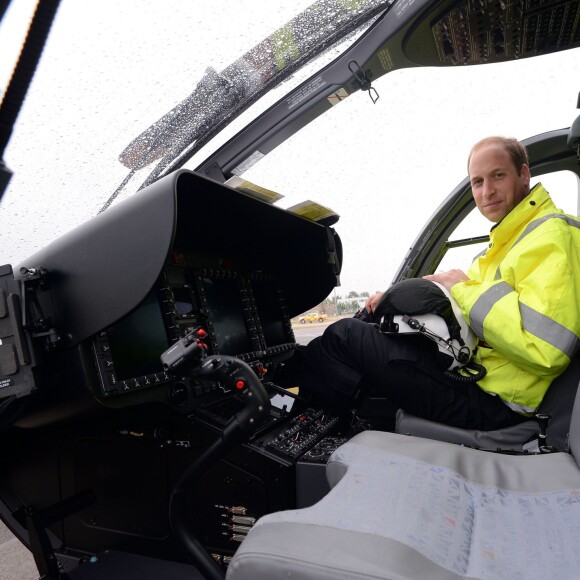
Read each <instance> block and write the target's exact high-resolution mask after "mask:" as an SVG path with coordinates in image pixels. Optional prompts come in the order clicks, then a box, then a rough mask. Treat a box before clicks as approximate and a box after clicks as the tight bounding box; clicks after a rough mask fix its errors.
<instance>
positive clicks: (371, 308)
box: [365, 292, 384, 314]
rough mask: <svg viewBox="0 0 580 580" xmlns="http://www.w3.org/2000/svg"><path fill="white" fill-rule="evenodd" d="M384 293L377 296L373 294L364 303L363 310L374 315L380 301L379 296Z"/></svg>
mask: <svg viewBox="0 0 580 580" xmlns="http://www.w3.org/2000/svg"><path fill="white" fill-rule="evenodd" d="M383 294H384V292H378V293H377V294H373V295H372V296H370V297H369V298H367V301H366V302H365V309H366V311H367V312H368V313H369V314H374V313H375V310H376V309H377V305H378V303H379V302H380V300H381V296H382V295H383Z"/></svg>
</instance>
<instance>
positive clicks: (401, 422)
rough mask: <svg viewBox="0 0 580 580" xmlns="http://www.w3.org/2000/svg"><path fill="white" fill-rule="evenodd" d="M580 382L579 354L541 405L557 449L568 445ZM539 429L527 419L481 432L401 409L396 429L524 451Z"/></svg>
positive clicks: (403, 432) (534, 422)
mask: <svg viewBox="0 0 580 580" xmlns="http://www.w3.org/2000/svg"><path fill="white" fill-rule="evenodd" d="M579 384H580V353H577V354H576V355H575V356H574V358H573V359H572V360H571V361H570V365H569V366H568V368H567V369H566V370H565V371H564V372H563V373H562V374H561V375H560V376H559V377H557V378H556V379H555V380H554V382H553V383H552V385H551V386H550V388H549V389H548V392H547V393H546V396H545V397H544V400H543V401H542V403H541V405H540V407H539V408H538V412H539V413H546V414H548V415H550V416H551V417H552V418H551V420H550V423H549V425H548V431H547V442H548V445H551V446H552V447H555V448H556V449H557V450H558V451H566V450H567V448H568V432H569V430H570V421H571V416H572V407H573V405H574V400H575V398H576V393H577V391H578V385H579ZM538 431H539V427H538V424H537V423H536V421H535V420H531V421H525V422H524V423H520V424H519V425H515V426H513V427H506V428H504V429H498V430H496V431H479V430H475V429H458V428H456V427H450V426H448V425H443V424H440V423H436V422H434V421H428V420H426V419H421V418H419V417H415V416H413V415H409V414H408V413H405V412H404V411H402V410H399V411H398V413H397V421H396V426H395V432H396V433H401V434H407V435H413V436H415V437H424V438H427V439H436V440H438V441H446V442H448V443H456V444H460V445H469V446H470V447H479V448H481V449H509V450H514V451H522V450H523V448H524V444H525V443H526V442H528V441H529V440H530V439H534V438H535V437H536V435H537V433H538Z"/></svg>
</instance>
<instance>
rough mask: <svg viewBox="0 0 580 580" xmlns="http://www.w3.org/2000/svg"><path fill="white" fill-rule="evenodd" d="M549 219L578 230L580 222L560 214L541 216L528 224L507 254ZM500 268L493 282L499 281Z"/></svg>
mask: <svg viewBox="0 0 580 580" xmlns="http://www.w3.org/2000/svg"><path fill="white" fill-rule="evenodd" d="M549 219H558V220H564V221H565V222H566V223H567V224H568V225H569V226H570V227H573V228H578V229H580V220H577V219H575V218H573V217H572V216H569V215H564V214H561V213H550V214H547V215H545V216H542V217H541V218H538V219H537V220H534V221H533V222H530V223H529V224H528V225H527V226H526V229H525V230H524V231H523V232H522V234H521V235H520V237H519V238H518V239H517V240H516V241H515V242H514V244H513V246H512V247H511V248H510V249H509V252H511V251H512V249H513V248H514V246H516V245H517V244H519V243H520V242H521V241H522V240H523V239H524V238H525V237H526V236H527V235H528V234H531V233H532V232H533V231H534V230H535V229H536V228H539V227H540V226H541V225H542V224H543V223H544V222H546V221H548V220H549ZM500 267H501V264H500V265H499V266H498V267H497V270H496V272H495V280H500V279H501V272H500Z"/></svg>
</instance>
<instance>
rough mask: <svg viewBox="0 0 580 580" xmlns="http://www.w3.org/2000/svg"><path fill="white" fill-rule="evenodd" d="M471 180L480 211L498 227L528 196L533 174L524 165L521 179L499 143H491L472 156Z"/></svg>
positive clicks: (478, 149)
mask: <svg viewBox="0 0 580 580" xmlns="http://www.w3.org/2000/svg"><path fill="white" fill-rule="evenodd" d="M469 179H470V181H471V189H472V192H473V198H474V199H475V204H476V205H477V208H478V209H479V211H480V212H481V213H482V214H483V215H484V216H485V217H486V218H487V219H488V220H489V221H492V222H495V223H497V222H499V221H501V220H502V219H503V218H504V217H505V216H506V215H507V214H508V213H509V212H510V211H511V210H512V209H514V207H516V205H518V203H520V201H522V199H524V197H525V196H526V195H527V193H528V191H529V185H530V170H529V167H528V166H527V165H523V166H522V171H521V174H520V175H518V172H517V170H516V166H515V165H514V162H513V161H512V158H511V157H510V156H509V153H508V152H507V151H506V150H505V149H504V148H503V147H502V146H501V145H500V144H499V143H488V144H487V145H482V146H481V147H478V148H477V149H476V150H475V151H473V153H472V154H471V159H470V160H469Z"/></svg>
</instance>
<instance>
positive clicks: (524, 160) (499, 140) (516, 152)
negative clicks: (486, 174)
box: [467, 135, 530, 175]
mask: <svg viewBox="0 0 580 580" xmlns="http://www.w3.org/2000/svg"><path fill="white" fill-rule="evenodd" d="M484 145H500V146H501V147H503V148H504V149H505V151H506V152H507V154H508V155H509V156H510V157H511V159H512V161H513V163H514V165H515V166H516V170H517V172H518V175H521V174H522V166H523V165H528V166H529V164H530V162H529V161H528V152H527V151H526V148H525V147H524V146H523V145H522V144H521V143H520V142H519V141H518V140H517V139H515V138H514V137H501V136H499V135H493V136H491V137H485V139H482V140H481V141H478V142H477V143H476V144H475V145H474V146H473V147H472V148H471V151H470V152H469V157H468V158H467V173H468V174H469V162H470V161H471V156H472V155H473V153H474V151H475V150H476V149H479V148H480V147H483V146H484Z"/></svg>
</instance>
